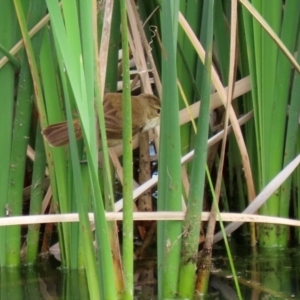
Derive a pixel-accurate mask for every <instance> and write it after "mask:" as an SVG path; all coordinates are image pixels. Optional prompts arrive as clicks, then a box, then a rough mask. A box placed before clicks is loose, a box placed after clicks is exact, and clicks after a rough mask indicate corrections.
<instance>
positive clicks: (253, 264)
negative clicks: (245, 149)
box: [0, 245, 300, 300]
mask: <svg viewBox="0 0 300 300" xmlns="http://www.w3.org/2000/svg"><path fill="white" fill-rule="evenodd" d="M232 255H233V259H234V264H235V268H236V272H237V275H238V280H239V285H240V288H241V292H242V297H243V299H268V300H269V299H300V248H293V249H288V250H283V249H281V250H278V249H276V250H261V249H260V250H256V251H255V250H253V249H251V248H248V247H244V246H242V245H239V246H233V247H232ZM135 266H136V270H135V281H136V285H135V295H136V296H135V298H134V299H138V300H142V299H145V300H146V299H147V300H149V299H158V298H157V297H156V296H155V295H156V294H157V289H156V271H155V270H156V263H155V262H154V261H153V260H152V261H151V260H149V261H146V260H145V261H139V262H136V264H135ZM231 274H232V273H231V270H230V266H229V262H228V259H227V256H226V254H225V253H224V249H216V250H214V258H213V270H212V272H211V276H210V287H209V294H208V295H206V296H205V297H204V296H203V297H199V298H197V299H214V300H217V299H218V300H221V299H228V300H234V299H237V298H236V291H235V286H234V283H233V280H232V278H231V277H232V276H231ZM0 299H1V300H6V299H7V300H10V299H13V300H19V299H22V300H23V299H28V300H34V299H81V300H82V299H89V296H88V288H87V282H86V277H85V272H83V271H65V270H61V269H60V268H59V267H58V263H57V262H55V261H54V259H50V260H49V261H48V262H47V263H42V264H39V266H38V267H36V268H32V269H29V268H25V267H24V268H21V269H2V270H1V272H0Z"/></svg>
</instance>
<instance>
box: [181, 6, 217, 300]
mask: <svg viewBox="0 0 300 300" xmlns="http://www.w3.org/2000/svg"><path fill="white" fill-rule="evenodd" d="M213 8H214V1H209V2H208V3H206V4H205V7H204V10H203V13H204V14H206V17H207V22H208V23H207V31H206V35H205V37H206V39H205V43H204V44H205V45H206V46H205V50H206V55H205V69H204V74H203V79H202V87H201V109H200V113H199V118H198V124H197V129H198V130H197V136H196V143H195V155H194V160H193V164H192V170H191V180H190V192H189V196H188V201H187V213H186V218H185V221H184V227H183V230H184V233H183V241H182V254H183V255H182V259H181V268H180V278H179V287H178V292H179V295H180V296H181V297H183V298H189V299H192V297H193V293H194V276H195V270H196V263H197V253H198V243H199V232H200V223H201V214H202V204H203V195H204V183H205V166H206V155H207V138H208V128H209V103H210V94H211V67H212V40H213Z"/></svg>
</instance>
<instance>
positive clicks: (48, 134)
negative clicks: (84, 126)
mask: <svg viewBox="0 0 300 300" xmlns="http://www.w3.org/2000/svg"><path fill="white" fill-rule="evenodd" d="M73 125H74V130H75V136H76V139H77V140H79V139H81V138H82V132H81V127H80V122H79V120H78V119H75V120H73ZM42 134H43V135H44V137H45V139H46V140H47V142H48V143H49V144H50V146H52V147H60V146H64V145H67V144H68V143H69V132H68V123H67V122H66V121H65V122H60V123H56V124H51V125H49V126H48V127H46V128H45V129H44V130H43V131H42Z"/></svg>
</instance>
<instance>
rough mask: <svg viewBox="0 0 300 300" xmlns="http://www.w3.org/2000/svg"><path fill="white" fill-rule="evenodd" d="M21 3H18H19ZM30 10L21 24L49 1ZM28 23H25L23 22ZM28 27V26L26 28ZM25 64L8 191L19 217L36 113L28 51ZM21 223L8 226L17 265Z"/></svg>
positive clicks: (10, 257) (11, 258) (11, 261)
mask: <svg viewBox="0 0 300 300" xmlns="http://www.w3.org/2000/svg"><path fill="white" fill-rule="evenodd" d="M15 5H17V4H15ZM30 8H31V9H30V10H29V15H30V19H29V20H28V21H27V23H28V25H26V22H25V19H23V20H21V18H20V15H19V16H18V17H19V22H20V26H24V27H33V25H34V24H35V23H34V22H37V21H38V20H39V19H40V18H41V17H42V15H43V14H44V13H45V4H44V3H41V2H40V3H39V5H37V6H35V5H33V6H31V7H30ZM16 9H17V8H16ZM18 9H19V11H20V13H22V14H25V13H27V9H28V7H25V9H26V11H22V9H24V8H23V6H19V7H18ZM23 22H24V23H23ZM23 30H27V28H23ZM40 44H41V35H38V36H36V37H35V38H34V39H33V41H32V47H33V49H34V50H33V51H34V54H35V55H37V54H38V53H39V49H40ZM21 64H22V67H21V72H20V78H19V85H18V94H17V105H16V108H15V118H14V128H13V141H12V149H11V158H10V175H9V185H10V187H9V192H8V200H7V203H8V206H9V209H10V210H11V212H12V215H15V216H18V215H21V214H22V203H23V184H24V176H25V172H24V169H25V164H26V159H27V157H26V149H27V144H28V136H29V128H30V121H31V114H32V103H33V99H32V91H33V89H32V78H31V73H30V68H29V64H28V60H27V55H26V52H25V51H23V53H22V62H21ZM20 234H21V226H11V227H9V228H7V259H6V262H7V264H8V265H11V266H15V265H19V264H20V263H21V257H20V244H21V238H20Z"/></svg>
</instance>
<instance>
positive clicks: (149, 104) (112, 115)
mask: <svg viewBox="0 0 300 300" xmlns="http://www.w3.org/2000/svg"><path fill="white" fill-rule="evenodd" d="M122 101H123V100H122V94H121V93H107V94H105V96H104V100H103V109H104V116H105V126H106V135H107V140H108V146H109V147H112V146H116V145H118V144H121V143H122V127H123V124H122V121H123V116H122ZM131 107H132V136H133V137H134V136H135V135H136V134H138V133H139V132H144V131H147V130H149V129H152V128H154V127H156V126H157V125H158V124H159V121H160V107H161V103H160V100H159V99H158V98H157V97H156V96H154V95H150V94H141V95H139V96H131ZM73 124H74V129H75V135H76V138H77V139H81V138H82V132H81V126H80V121H79V120H78V119H75V120H74V121H73ZM42 133H43V135H44V137H45V138H46V140H47V141H48V143H49V144H50V145H51V146H52V147H60V146H64V145H66V144H68V143H69V134H68V124H67V122H61V123H56V124H52V125H49V126H48V127H46V128H45V129H44V130H43V132H42Z"/></svg>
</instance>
